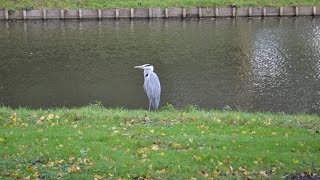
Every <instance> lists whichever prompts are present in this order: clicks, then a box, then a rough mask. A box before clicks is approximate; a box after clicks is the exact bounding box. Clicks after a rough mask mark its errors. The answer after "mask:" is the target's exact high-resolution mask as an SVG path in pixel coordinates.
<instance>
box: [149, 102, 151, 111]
mask: <svg viewBox="0 0 320 180" xmlns="http://www.w3.org/2000/svg"><path fill="white" fill-rule="evenodd" d="M150 108H151V101H150V103H149V111H150Z"/></svg>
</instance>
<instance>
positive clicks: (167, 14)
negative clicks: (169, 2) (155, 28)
mask: <svg viewBox="0 0 320 180" xmlns="http://www.w3.org/2000/svg"><path fill="white" fill-rule="evenodd" d="M164 15H165V17H166V19H168V17H169V12H168V8H165V9H164Z"/></svg>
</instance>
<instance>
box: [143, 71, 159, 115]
mask: <svg viewBox="0 0 320 180" xmlns="http://www.w3.org/2000/svg"><path fill="white" fill-rule="evenodd" d="M144 88H145V91H146V93H147V95H148V97H149V99H150V101H151V103H152V106H153V107H154V108H156V109H157V108H158V106H159V102H160V94H161V86H160V81H159V78H158V76H157V74H155V73H150V74H149V77H148V78H146V79H145V83H144Z"/></svg>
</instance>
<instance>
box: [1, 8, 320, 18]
mask: <svg viewBox="0 0 320 180" xmlns="http://www.w3.org/2000/svg"><path fill="white" fill-rule="evenodd" d="M283 16H320V6H301V7H299V6H295V7H292V6H287V7H240V8H237V7H219V8H218V7H215V8H202V7H198V8H121V9H96V10H82V9H79V10H66V9H47V10H45V9H44V10H8V9H2V10H0V20H32V19H34V20H41V19H42V20H50V19H60V20H65V19H80V20H81V19H120V18H130V19H134V18H220V17H221V18H223V17H225V18H236V17H283Z"/></svg>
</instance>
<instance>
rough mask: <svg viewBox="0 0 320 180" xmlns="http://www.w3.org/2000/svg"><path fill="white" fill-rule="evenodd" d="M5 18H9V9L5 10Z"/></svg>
mask: <svg viewBox="0 0 320 180" xmlns="http://www.w3.org/2000/svg"><path fill="white" fill-rule="evenodd" d="M4 19H5V20H9V11H8V9H5V10H4Z"/></svg>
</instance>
